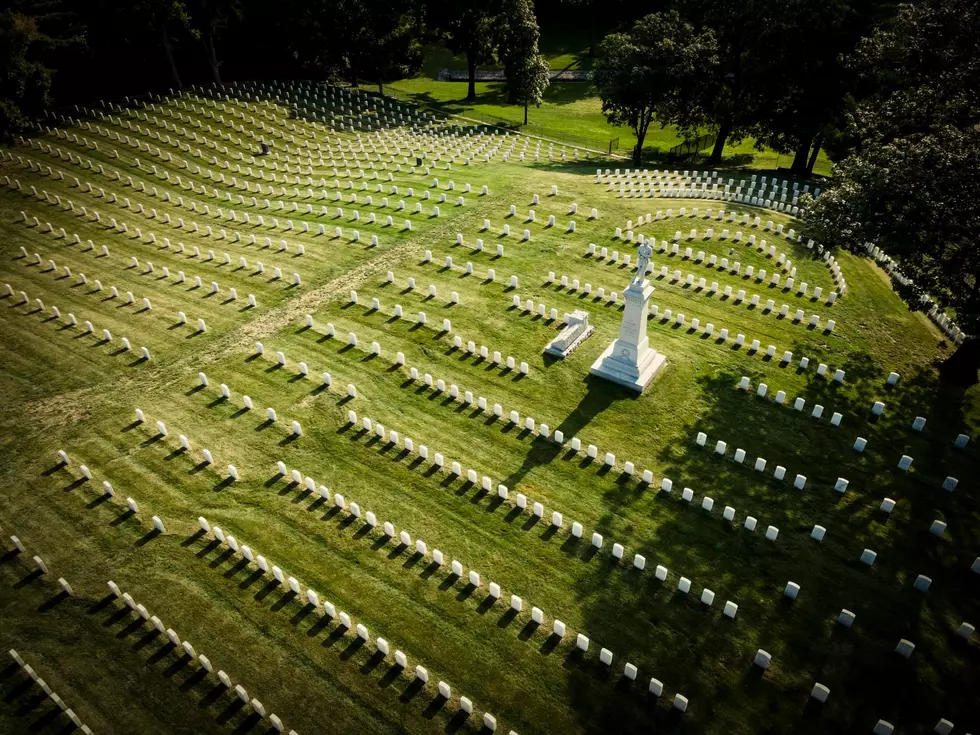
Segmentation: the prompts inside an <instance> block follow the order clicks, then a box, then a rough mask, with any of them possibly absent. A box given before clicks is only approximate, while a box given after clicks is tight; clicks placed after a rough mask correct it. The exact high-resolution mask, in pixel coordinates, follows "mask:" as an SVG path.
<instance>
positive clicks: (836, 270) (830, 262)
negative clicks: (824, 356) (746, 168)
mask: <svg viewBox="0 0 980 735" xmlns="http://www.w3.org/2000/svg"><path fill="white" fill-rule="evenodd" d="M661 214H662V212H661V211H660V210H658V211H657V215H656V219H657V220H659V219H661ZM723 214H724V210H722V211H721V212H720V213H719V216H718V221H721V218H722V215H723ZM728 214H729V218H728V221H729V222H731V223H735V222H736V217H737V213H736V212H734V211H731V212H729V213H728ZM671 216H673V210H672V209H668V210H667V212H666V216H665V217H664V218H669V217H671ZM677 216H678V217H684V216H687V208H686V207H681V208H680V210H679V212H678V214H677ZM690 216H691V217H699V216H700V213H699V210H698V208H697V207H693V208H692V211H691V215H690ZM711 217H712V210H711V209H707V210H706V211H705V216H704V219H708V220H710V219H711ZM645 219H646V222H647V223H648V224H649V223H650V222H651V214H650V213H649V212H648V213H647V214H646V217H645ZM642 220H643V217H642V216H641V219H640V224H642ZM740 223H741V224H742V225H748V226H750V227H754V228H759V227H761V226H762V218H761V217H759V216H756V217H755V218H754V219H750V215H748V214H747V213H744V212H743V213H742V218H741V221H740ZM626 224H627V230H628V229H630V227H631V223H630V222H627V223H626ZM762 231H763V232H772V233H773V234H774V235H781V236H783V237H785V238H786V239H787V240H789V241H791V242H793V241H795V242H797V243H802V242H803V238H802V235H798V234H797V233H796V231H795V230H794V229H793V228H790V229H789V230H788V231H787V230H785V229H784V226H783V225H782V224H778V225H775V226H774V225H773V222H772V220H767V221H766V224H765V227H763V229H762ZM692 232H693V231H692ZM727 232H728V231H727V230H723V232H722V238H723V239H724V238H726V237H727V234H726V233H727ZM740 234H741V233H739V232H737V231H736V233H735V237H736V241H737V239H738V238H739V237H740ZM695 236H696V234H695ZM674 237H675V240H679V239H680V237H678V235H675V236H674ZM708 237H709V238H710V237H711V236H710V235H709V236H708ZM794 238H795V240H794ZM692 239H693V238H692ZM748 243H749V244H750V245H755V235H749V237H748ZM758 248H759V251H760V252H762V251H763V250H764V248H765V241H762V242H760V243H759V245H758ZM806 248H807V250H814V249H816V251H817V255H819V256H821V258H822V259H823V260H824V262H825V263H826V264H827V267H828V268H829V269H830V275H831V277H832V278H833V279H834V283H835V284H836V285H837V286H838V287H839V290H840V292H841V293H843V292H844V291H845V290H846V289H847V281H846V280H845V279H844V274H843V272H842V271H841V268H840V264H839V263H838V262H837V260H836V258H834V256H833V255H831V253H830V251H829V250H827V249H825V248H824V247H823V245H820V244H818V243H815V242H814V241H813V240H812V239H808V240H807V241H806ZM770 255H771V256H773V257H776V255H777V253H776V252H775V251H774V250H773V248H772V247H770ZM779 255H780V256H782V257H780V260H782V259H784V258H785V254H782V253H779Z"/></svg>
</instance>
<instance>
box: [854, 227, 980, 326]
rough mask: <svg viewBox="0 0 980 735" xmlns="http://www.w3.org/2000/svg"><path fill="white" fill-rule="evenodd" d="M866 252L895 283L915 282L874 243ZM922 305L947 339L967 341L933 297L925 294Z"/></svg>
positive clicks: (866, 248) (865, 246)
mask: <svg viewBox="0 0 980 735" xmlns="http://www.w3.org/2000/svg"><path fill="white" fill-rule="evenodd" d="M864 248H865V251H866V252H867V254H868V255H870V256H871V257H872V258H874V260H875V262H876V263H878V264H880V265H881V267H882V268H883V269H884V270H885V272H886V273H887V274H888V275H889V276H891V277H892V278H893V279H894V280H895V281H897V282H898V283H900V284H901V285H903V286H910V285H912V284H913V283H914V281H913V280H912V279H911V278H909V277H907V276H906V275H905V274H904V273H902V269H901V266H900V265H899V264H898V263H897V262H896V261H895V260H893V259H892V258H891V256H889V255H887V254H886V253H885V251H884V250H882V249H881V248H880V247H879V246H877V245H875V244H874V243H871V242H869V243H865V245H864ZM920 303H921V304H922V305H923V308H922V311H923V312H925V314H926V316H927V317H928V318H929V319H930V321H932V322H933V324H935V325H936V326H937V327H938V328H939V329H940V330H941V331H942V332H943V334H945V335H946V336H947V337H949V338H950V339H952V340H953V341H954V342H955V343H956V344H958V345H959V344H962V342H963V340H965V339H966V337H967V334H966V332H964V331H963V330H962V329H960V328H959V327H958V326H957V325H956V322H955V321H953V319H952V318H950V316H949V314H947V313H946V311H945V309H944V308H943V307H942V306H940V305H939V304H937V303H936V302H935V301H934V300H933V298H932V297H931V296H929V295H928V294H923V295H922V297H921V298H920Z"/></svg>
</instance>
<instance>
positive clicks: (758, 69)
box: [674, 0, 781, 164]
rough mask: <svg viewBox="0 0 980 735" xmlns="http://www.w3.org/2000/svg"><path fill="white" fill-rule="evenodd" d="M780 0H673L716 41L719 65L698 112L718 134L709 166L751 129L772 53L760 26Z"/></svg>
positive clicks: (702, 91)
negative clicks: (758, 84)
mask: <svg viewBox="0 0 980 735" xmlns="http://www.w3.org/2000/svg"><path fill="white" fill-rule="evenodd" d="M780 4H781V0H780V2H770V1H769V0H675V2H674V6H675V8H676V9H677V10H678V11H679V12H680V13H681V15H682V16H683V17H685V18H686V19H687V20H688V21H689V22H691V23H696V24H698V25H703V26H705V27H707V28H710V29H711V30H712V31H713V32H714V34H715V39H716V42H717V44H718V64H717V65H716V66H715V67H714V70H713V72H712V75H711V77H710V78H709V79H707V80H706V81H705V82H704V83H703V84H702V85H701V86H700V87H699V90H698V91H699V92H700V95H699V97H700V98H699V100H698V104H697V105H696V108H695V110H694V112H696V113H697V114H698V115H699V116H700V118H701V119H700V123H701V124H702V125H705V126H708V127H711V128H713V129H714V130H715V132H716V139H715V146H714V148H713V149H712V151H711V155H710V157H709V158H708V163H709V164H714V163H719V162H720V161H721V156H722V153H723V151H724V149H725V145H726V144H727V143H738V142H740V141H741V140H742V139H744V138H745V137H746V136H748V135H750V134H751V132H752V126H753V124H754V123H755V121H756V118H755V114H754V103H755V100H754V98H753V82H754V80H755V79H757V78H758V76H759V75H760V74H761V73H762V70H763V69H765V65H766V61H767V59H768V56H767V55H766V53H765V50H764V49H763V48H761V44H760V39H761V30H762V28H763V27H764V26H765V24H766V23H768V22H770V21H771V14H772V13H773V12H778V9H779V6H780Z"/></svg>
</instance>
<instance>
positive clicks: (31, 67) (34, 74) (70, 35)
mask: <svg viewBox="0 0 980 735" xmlns="http://www.w3.org/2000/svg"><path fill="white" fill-rule="evenodd" d="M83 42H84V41H83V36H82V35H81V31H80V30H79V29H77V28H75V27H74V24H73V18H71V17H70V16H68V15H67V14H66V13H63V12H62V11H61V10H60V7H59V6H58V4H57V3H53V2H45V3H40V2H14V3H11V4H9V5H8V6H7V7H5V8H4V9H3V10H2V11H0V140H8V139H9V137H10V135H11V134H12V133H13V131H15V130H17V129H19V128H21V127H23V125H24V124H25V123H27V121H28V120H30V119H31V118H32V117H34V116H36V115H39V114H40V113H41V112H42V111H43V110H44V109H45V108H46V107H48V106H49V105H50V104H51V99H50V91H51V80H52V75H53V70H52V69H51V68H49V66H48V65H47V63H46V59H45V54H46V53H47V52H50V51H53V50H56V49H60V48H64V47H67V46H77V45H81V44H82V43H83Z"/></svg>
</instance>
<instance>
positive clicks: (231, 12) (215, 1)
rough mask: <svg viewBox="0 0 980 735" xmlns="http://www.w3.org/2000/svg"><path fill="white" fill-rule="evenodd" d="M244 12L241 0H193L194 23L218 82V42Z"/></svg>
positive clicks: (213, 77) (219, 79)
mask: <svg viewBox="0 0 980 735" xmlns="http://www.w3.org/2000/svg"><path fill="white" fill-rule="evenodd" d="M242 12H243V11H242V3H241V0H193V5H192V7H191V15H192V17H193V25H194V28H195V29H196V30H197V32H198V35H199V37H200V39H201V43H202V44H203V45H204V52H205V54H206V55H207V59H208V67H209V68H210V71H211V78H212V79H213V80H214V82H215V83H216V84H221V69H220V66H221V62H219V61H218V52H217V48H216V44H217V42H218V40H219V39H220V38H221V35H222V33H224V32H225V30H226V29H227V28H228V26H229V25H230V24H231V23H232V22H234V21H236V20H241V18H242Z"/></svg>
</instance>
